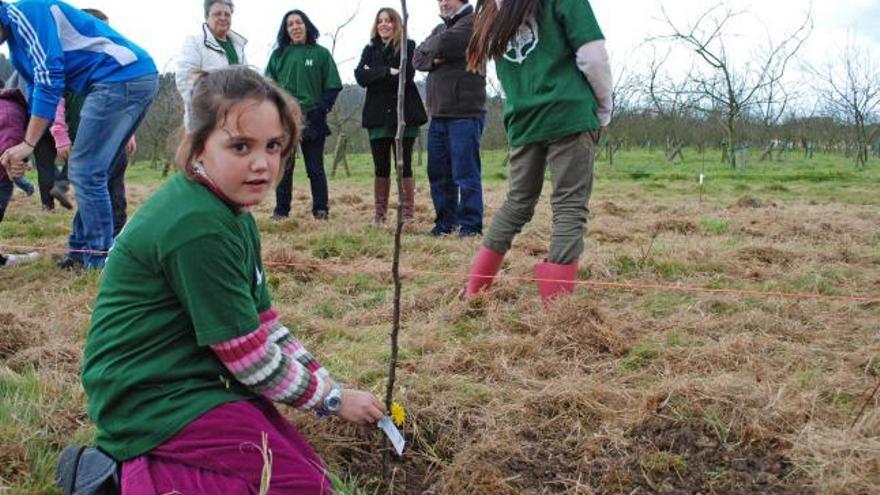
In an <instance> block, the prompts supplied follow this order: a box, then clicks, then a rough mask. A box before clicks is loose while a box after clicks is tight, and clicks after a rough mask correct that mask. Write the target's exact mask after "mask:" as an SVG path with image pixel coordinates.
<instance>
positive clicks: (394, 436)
mask: <svg viewBox="0 0 880 495" xmlns="http://www.w3.org/2000/svg"><path fill="white" fill-rule="evenodd" d="M376 426H378V427H379V428H381V429H382V431H384V432H385V436H387V437H388V440H391V445H393V446H394V450H396V451H397V457H401V456H403V448H404V446H406V440H404V439H403V434H402V433H400V430H398V429H397V426H394V421H392V420H391V417H390V416H385V417H384V418H382V419H380V420H379V423H378V424H377V425H376Z"/></svg>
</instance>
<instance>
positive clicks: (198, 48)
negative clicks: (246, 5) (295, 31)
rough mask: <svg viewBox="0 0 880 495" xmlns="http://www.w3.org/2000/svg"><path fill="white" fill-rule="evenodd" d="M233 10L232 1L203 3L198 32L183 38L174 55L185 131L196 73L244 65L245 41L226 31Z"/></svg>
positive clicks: (210, 0)
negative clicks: (202, 17) (199, 30)
mask: <svg viewBox="0 0 880 495" xmlns="http://www.w3.org/2000/svg"><path fill="white" fill-rule="evenodd" d="M234 11H235V4H233V2H232V0H205V22H204V23H203V24H202V30H201V32H199V33H198V34H194V35H192V36H187V37H186V39H185V40H184V41H183V47H182V48H181V49H180V53H179V54H178V55H177V70H176V72H175V81H176V83H177V91H179V92H180V96H181V97H182V98H183V105H184V112H185V114H184V117H183V123H184V124H185V125H186V128H187V130H189V129H191V128H192V122H190V108H189V102H190V98H191V93H192V88H193V85H194V84H195V82H196V79H197V78H198V75H199V73H200V72H207V71H212V70H217V69H222V68H223V67H228V66H230V65H239V64H240V65H247V59H246V58H245V55H244V46H245V45H246V44H247V39H245V38H244V37H243V36H241V35H240V34H238V33H236V32H235V31H232V30H231V29H230V28H231V27H232V13H233V12H234Z"/></svg>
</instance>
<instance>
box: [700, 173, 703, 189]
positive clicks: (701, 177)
mask: <svg viewBox="0 0 880 495" xmlns="http://www.w3.org/2000/svg"><path fill="white" fill-rule="evenodd" d="M703 177H704V175H703V174H700V185H701V186H702V185H703Z"/></svg>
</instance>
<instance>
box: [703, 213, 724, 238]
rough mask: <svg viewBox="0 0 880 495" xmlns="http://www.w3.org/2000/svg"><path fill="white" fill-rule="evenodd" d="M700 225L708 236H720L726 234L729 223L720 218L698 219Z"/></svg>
mask: <svg viewBox="0 0 880 495" xmlns="http://www.w3.org/2000/svg"><path fill="white" fill-rule="evenodd" d="M700 225H701V226H702V227H703V230H705V231H706V232H708V233H710V234H715V235H721V234H724V233H725V232H727V229H728V227H730V221H729V220H724V219H722V218H713V217H703V218H702V219H700Z"/></svg>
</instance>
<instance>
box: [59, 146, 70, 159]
mask: <svg viewBox="0 0 880 495" xmlns="http://www.w3.org/2000/svg"><path fill="white" fill-rule="evenodd" d="M58 159H59V160H61V161H64V162H66V161H68V160H70V146H63V147H61V148H58Z"/></svg>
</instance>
